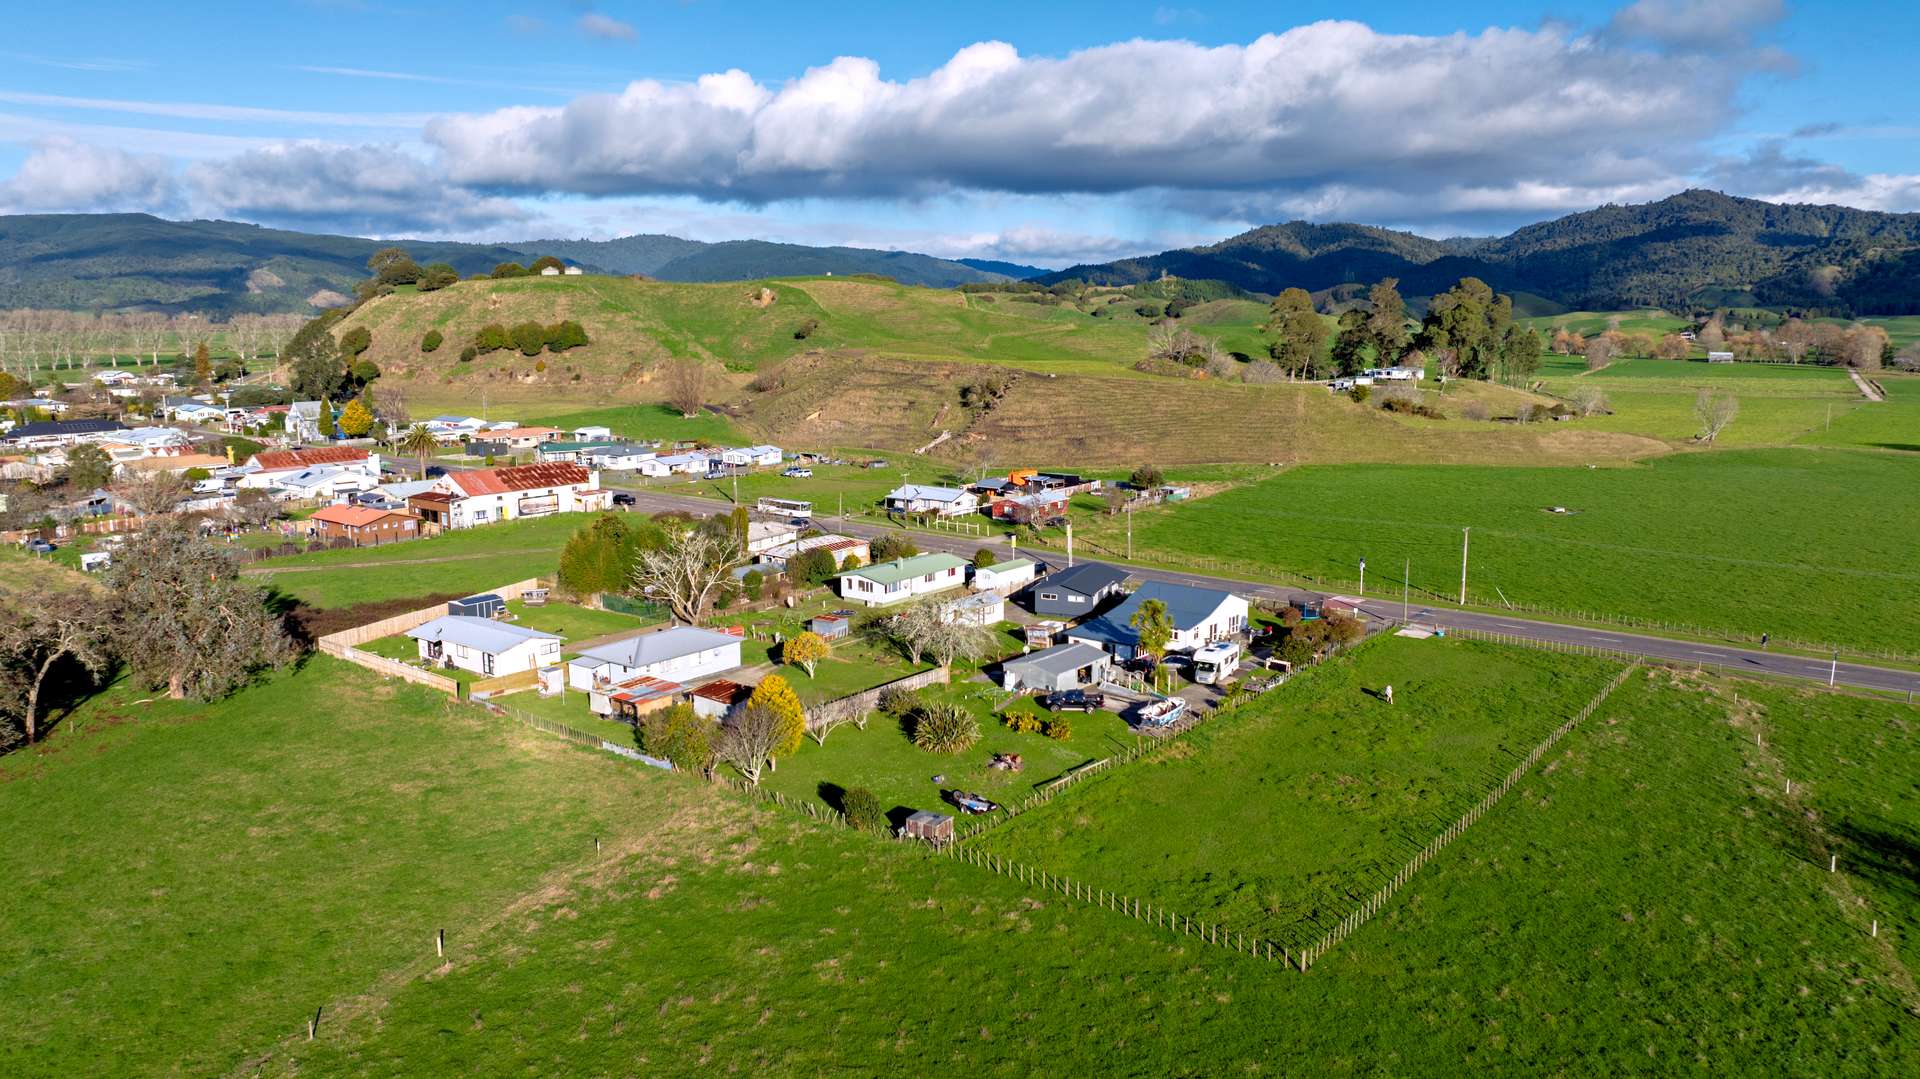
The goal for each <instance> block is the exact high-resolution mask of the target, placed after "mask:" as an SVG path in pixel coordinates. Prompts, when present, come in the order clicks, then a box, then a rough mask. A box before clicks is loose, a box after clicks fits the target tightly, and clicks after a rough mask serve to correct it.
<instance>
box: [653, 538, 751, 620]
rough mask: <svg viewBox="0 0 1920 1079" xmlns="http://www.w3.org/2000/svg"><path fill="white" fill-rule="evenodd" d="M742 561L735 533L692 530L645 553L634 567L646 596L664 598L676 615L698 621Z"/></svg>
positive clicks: (682, 618) (681, 618)
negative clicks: (710, 599) (712, 598)
mask: <svg viewBox="0 0 1920 1079" xmlns="http://www.w3.org/2000/svg"><path fill="white" fill-rule="evenodd" d="M742 561H743V558H742V555H741V551H740V547H739V545H738V544H736V543H735V542H734V541H733V538H732V536H730V535H721V534H716V533H715V532H711V531H708V530H706V529H702V528H693V529H688V530H686V531H684V532H681V533H680V534H678V535H676V536H674V537H673V538H671V539H670V540H668V541H667V544H666V546H664V547H662V548H660V549H658V550H653V551H646V552H643V553H642V554H641V556H640V561H639V563H638V564H637V565H635V566H634V567H633V584H634V587H635V588H637V589H639V590H640V591H641V592H642V593H645V594H646V595H650V596H655V597H658V598H660V599H664V600H665V601H666V602H667V606H668V607H669V608H671V609H672V611H673V616H674V617H675V618H678V619H680V620H681V621H682V622H687V623H690V624H691V623H697V622H699V621H700V618H701V617H702V616H703V615H704V614H705V613H706V610H707V602H708V600H709V598H710V597H711V596H712V595H713V593H714V590H715V589H717V588H719V587H720V584H721V582H722V581H725V580H726V579H727V577H728V575H729V574H731V573H732V572H733V569H734V567H736V566H738V565H740V564H741V562H742Z"/></svg>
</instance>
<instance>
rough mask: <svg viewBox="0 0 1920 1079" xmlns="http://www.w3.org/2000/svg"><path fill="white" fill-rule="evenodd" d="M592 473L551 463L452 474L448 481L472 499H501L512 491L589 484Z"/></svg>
mask: <svg viewBox="0 0 1920 1079" xmlns="http://www.w3.org/2000/svg"><path fill="white" fill-rule="evenodd" d="M591 476H592V473H591V472H588V471H587V470H586V469H584V468H582V467H580V466H579V465H571V464H562V463H558V462H548V463H545V464H537V465H508V466H506V467H504V468H476V469H472V470H470V471H467V472H449V473H447V480H448V481H449V482H451V483H452V484H453V485H454V486H455V487H458V488H459V489H460V493H461V494H462V495H464V496H466V497H468V498H472V497H473V496H475V495H500V494H506V493H508V492H510V491H530V490H533V489H534V488H536V487H568V486H572V485H574V484H582V483H586V482H587V481H588V479H589V478H590V477H591Z"/></svg>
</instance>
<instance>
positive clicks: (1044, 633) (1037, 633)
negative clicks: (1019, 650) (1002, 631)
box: [1021, 619, 1067, 648]
mask: <svg viewBox="0 0 1920 1079" xmlns="http://www.w3.org/2000/svg"><path fill="white" fill-rule="evenodd" d="M1066 632H1067V624H1066V623H1065V622H1057V621H1053V620H1051V619H1048V620H1044V621H1040V622H1029V623H1028V624H1027V627H1026V628H1025V629H1024V630H1022V631H1021V636H1022V637H1024V638H1025V639H1026V642H1027V647H1028V648H1052V647H1053V646H1054V645H1055V644H1058V643H1059V642H1060V641H1061V640H1063V639H1064V634H1065V633H1066Z"/></svg>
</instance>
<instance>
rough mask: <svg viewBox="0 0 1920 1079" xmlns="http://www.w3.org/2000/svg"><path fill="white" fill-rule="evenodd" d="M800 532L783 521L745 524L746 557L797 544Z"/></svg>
mask: <svg viewBox="0 0 1920 1079" xmlns="http://www.w3.org/2000/svg"><path fill="white" fill-rule="evenodd" d="M799 539H800V530H799V529H797V528H795V527H793V526H792V525H790V524H788V523H787V522H785V521H750V522H748V524H747V555H748V556H749V557H758V556H760V555H764V554H766V553H767V552H768V551H771V550H773V549H774V548H775V547H785V546H788V545H789V544H792V543H795V542H798V541H799Z"/></svg>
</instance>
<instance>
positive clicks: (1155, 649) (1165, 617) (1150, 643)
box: [1128, 599, 1173, 680]
mask: <svg viewBox="0 0 1920 1079" xmlns="http://www.w3.org/2000/svg"><path fill="white" fill-rule="evenodd" d="M1128 624H1129V625H1131V626H1132V627H1133V629H1134V632H1135V633H1137V634H1138V635H1139V644H1138V645H1137V646H1136V648H1137V650H1138V651H1139V652H1140V654H1141V655H1143V656H1146V657H1147V661H1148V662H1149V663H1151V664H1152V665H1153V669H1154V677H1155V679H1156V680H1157V679H1158V678H1159V674H1160V661H1161V660H1162V659H1164V658H1166V655H1167V645H1168V644H1169V643H1171V642H1172V640H1173V618H1172V616H1171V615H1169V614H1168V613H1167V605H1166V604H1165V603H1162V602H1161V601H1160V600H1157V599H1150V600H1147V601H1146V602H1145V603H1142V604H1141V605H1140V606H1139V607H1138V608H1137V609H1136V610H1135V611H1134V612H1133V618H1132V619H1131V620H1129V622H1128Z"/></svg>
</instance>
